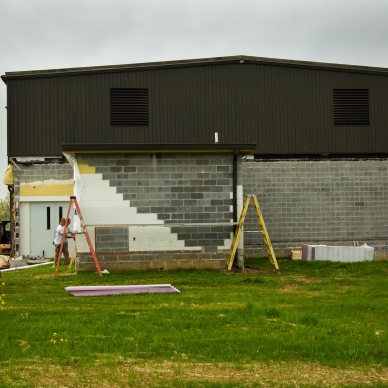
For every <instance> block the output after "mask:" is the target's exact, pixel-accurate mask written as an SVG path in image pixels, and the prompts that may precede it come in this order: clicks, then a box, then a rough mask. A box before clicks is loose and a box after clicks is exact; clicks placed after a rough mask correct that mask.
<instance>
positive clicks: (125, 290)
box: [65, 284, 180, 296]
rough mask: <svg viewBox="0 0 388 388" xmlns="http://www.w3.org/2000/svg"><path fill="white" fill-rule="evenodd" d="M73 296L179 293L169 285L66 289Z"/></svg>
mask: <svg viewBox="0 0 388 388" xmlns="http://www.w3.org/2000/svg"><path fill="white" fill-rule="evenodd" d="M65 290H66V291H67V292H70V294H72V295H74V296H99V295H119V294H166V293H171V292H177V293H179V294H180V291H179V290H178V289H177V288H175V287H173V286H172V285H171V284H144V285H140V286H78V287H66V288H65Z"/></svg>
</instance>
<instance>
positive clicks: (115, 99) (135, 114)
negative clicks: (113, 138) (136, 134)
mask: <svg viewBox="0 0 388 388" xmlns="http://www.w3.org/2000/svg"><path fill="white" fill-rule="evenodd" d="M110 120H111V125H116V126H121V127H123V126H124V127H129V126H131V127H133V126H138V127H144V126H148V89H126V88H120V89H118V88H116V89H114V88H112V89H111V90H110Z"/></svg>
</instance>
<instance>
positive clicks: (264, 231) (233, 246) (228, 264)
mask: <svg viewBox="0 0 388 388" xmlns="http://www.w3.org/2000/svg"><path fill="white" fill-rule="evenodd" d="M251 199H252V201H253V205H254V206H255V210H256V215H257V220H258V222H259V225H260V228H261V234H262V235H263V240H264V244H265V247H266V249H267V253H268V257H269V261H270V263H271V264H272V265H273V268H274V270H275V271H277V272H278V273H280V269H279V265H278V262H277V260H276V256H275V253H274V251H273V248H272V244H271V240H270V238H269V235H268V232H267V228H266V226H265V222H264V218H263V214H262V213H261V210H260V206H259V202H258V200H257V198H256V195H247V196H246V198H245V201H244V205H243V208H242V211H241V214H240V218H239V220H238V226H237V228H236V231H235V232H234V236H233V240H232V244H231V246H230V249H229V254H228V257H227V259H226V267H227V271H228V272H230V270H231V269H232V265H233V260H234V256H235V254H236V251H237V246H238V242H239V240H240V236H241V232H242V231H243V227H244V221H245V217H246V215H247V211H248V206H249V203H250V201H251Z"/></svg>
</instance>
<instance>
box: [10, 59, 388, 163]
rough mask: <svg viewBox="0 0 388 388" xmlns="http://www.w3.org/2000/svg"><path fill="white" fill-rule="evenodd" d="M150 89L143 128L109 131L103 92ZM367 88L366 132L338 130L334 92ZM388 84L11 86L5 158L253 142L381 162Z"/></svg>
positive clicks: (278, 149)
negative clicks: (120, 146) (88, 148)
mask: <svg viewBox="0 0 388 388" xmlns="http://www.w3.org/2000/svg"><path fill="white" fill-rule="evenodd" d="M111 88H147V89H148V96H149V125H148V126H147V127H115V126H111V125H110V109H109V106H110V89H111ZM351 88H356V89H368V90H369V104H370V125H366V126H365V125H362V126H357V125H355V126H348V125H342V126H340V127H339V126H335V125H334V120H333V89H351ZM387 101H388V77H387V76H384V75H372V74H362V73H352V72H344V71H331V70H322V69H319V70H314V69H302V68H291V67H285V66H273V65H257V64H246V63H244V64H239V63H237V64H224V65H222V64H217V65H212V66H197V67H185V68H175V69H157V70H143V71H140V70H138V71H123V72H116V73H105V74H94V75H74V76H61V77H55V76H53V77H51V78H36V79H24V80H9V81H8V139H9V149H8V154H9V156H58V155H61V144H62V143H147V144H157V143H189V144H192V143H202V144H203V143H214V132H218V135H219V142H220V143H239V144H241V143H255V142H256V143H257V152H258V153H260V154H325V153H341V154H354V153H386V152H387V144H388V131H387V130H386V128H387V125H388V117H387V115H388V113H387V109H386V103H387Z"/></svg>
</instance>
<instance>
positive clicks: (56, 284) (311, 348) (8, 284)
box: [0, 259, 388, 387]
mask: <svg viewBox="0 0 388 388" xmlns="http://www.w3.org/2000/svg"><path fill="white" fill-rule="evenodd" d="M246 264H247V265H248V266H249V267H248V270H247V271H246V272H243V273H231V274H229V275H227V274H226V273H224V272H217V271H210V270H209V271H197V270H185V271H165V272H155V271H147V272H129V273H111V274H108V275H104V276H103V277H99V276H98V275H97V274H96V273H80V274H78V275H77V274H75V273H74V272H71V271H69V270H68V269H67V267H61V268H60V272H59V275H58V277H54V268H51V266H50V265H49V266H43V267H37V268H31V269H28V270H24V271H18V272H8V273H3V277H2V278H1V279H0V294H3V296H2V300H3V301H4V302H5V304H2V305H1V306H2V307H3V309H1V310H0V322H1V327H2V330H1V336H0V368H1V373H0V387H55V386H58V387H260V386H263V387H267V386H271V387H272V386H274V387H276V386H284V387H288V386H290V387H292V386H306V387H312V386H316V387H320V386H330V387H332V386H352V387H362V386H374V387H383V386H388V341H387V334H388V306H387V302H388V281H387V275H388V262H383V261H381V262H366V263H346V264H345V263H329V262H301V261H291V260H281V261H279V266H280V268H281V274H277V273H274V272H272V270H271V267H270V264H269V262H268V260H264V259H251V260H247V261H246ZM102 269H103V268H102ZM1 283H3V284H1ZM161 283H169V284H172V285H173V286H175V287H176V288H178V289H179V290H180V291H181V293H180V294H149V295H146V294H143V295H118V296H100V297H73V296H71V295H70V294H68V293H67V292H66V291H65V290H64V288H65V287H67V286H78V285H124V284H125V285H134V284H161Z"/></svg>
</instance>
